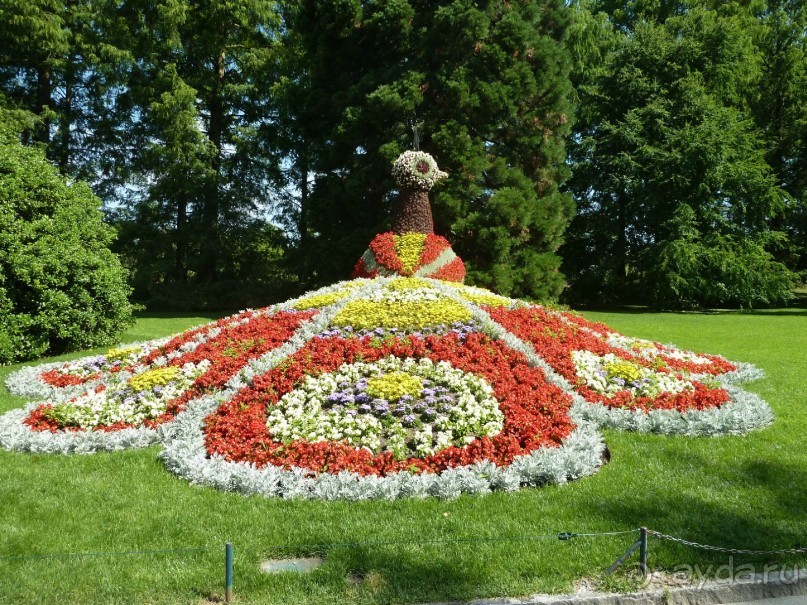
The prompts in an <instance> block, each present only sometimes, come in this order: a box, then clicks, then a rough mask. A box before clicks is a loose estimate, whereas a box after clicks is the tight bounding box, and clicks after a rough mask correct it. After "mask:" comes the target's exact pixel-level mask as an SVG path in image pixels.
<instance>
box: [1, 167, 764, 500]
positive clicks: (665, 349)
mask: <svg viewBox="0 0 807 605" xmlns="http://www.w3.org/2000/svg"><path fill="white" fill-rule="evenodd" d="M393 175H394V176H395V179H396V182H397V184H398V186H399V188H400V195H399V198H398V201H397V204H396V207H395V211H394V217H393V227H392V232H390V233H383V234H380V235H378V236H376V237H375V238H374V239H373V241H372V242H371V243H370V246H369V249H368V250H367V251H366V252H365V254H364V255H363V256H362V257H361V259H360V260H359V261H358V263H357V265H356V268H355V270H354V278H353V279H351V280H349V281H343V282H339V283H336V284H334V285H332V286H329V287H326V288H322V289H320V290H317V291H314V292H310V293H307V294H306V295H304V296H301V297H299V298H295V299H293V300H289V301H287V302H284V303H282V304H276V305H272V306H270V307H266V308H263V309H257V310H255V309H249V310H246V311H243V312H241V313H238V314H236V315H233V316H231V317H226V318H224V319H220V320H218V321H216V322H213V323H211V324H208V325H204V326H201V327H198V328H194V329H191V330H188V331H187V332H184V333H182V334H178V335H176V336H172V337H169V338H164V339H159V340H153V341H149V342H143V343H136V344H128V345H121V346H119V347H116V348H114V349H111V350H109V351H108V352H107V353H106V354H105V355H98V356H93V357H85V358H83V359H78V360H75V361H69V362H59V363H48V364H44V365H38V366H32V367H26V368H23V369H22V370H19V371H17V372H15V373H13V374H11V375H10V376H9V378H8V379H7V381H6V384H7V386H8V388H9V389H10V390H11V391H12V392H13V393H16V394H19V395H24V396H27V397H29V398H30V399H31V403H29V404H27V405H26V406H25V408H24V409H18V410H12V411H11V412H8V413H6V414H5V415H3V416H0V446H1V447H3V448H6V449H10V450H16V451H22V452H31V453H63V454H70V453H91V452H96V451H101V450H119V449H125V448H131V447H144V446H148V445H151V444H154V443H161V444H162V447H163V450H162V453H161V457H162V459H163V460H164V462H165V465H166V467H167V469H168V470H169V471H171V472H173V473H175V474H177V475H179V476H181V477H184V478H186V479H187V480H188V481H190V482H192V483H195V484H200V485H207V486H211V487H214V488H218V489H222V490H233V491H238V492H242V493H244V494H260V495H264V496H280V497H300V498H320V499H340V498H341V499H355V500H359V499H367V498H385V499H393V498H398V497H423V496H436V497H442V498H452V497H456V496H458V495H459V494H460V493H463V492H467V493H484V492H488V491H491V490H504V491H512V490H517V489H520V488H522V487H527V486H539V485H543V484H547V483H560V482H565V481H568V480H571V479H577V478H580V477H582V476H585V475H589V474H591V473H594V472H596V470H597V469H598V468H599V467H600V466H601V465H602V464H603V463H604V461H605V460H607V458H608V456H607V450H606V447H605V444H604V443H603V440H602V437H601V435H600V433H599V431H598V429H599V428H600V427H611V428H616V429H621V430H629V431H641V432H656V433H664V434H682V435H725V434H733V435H740V434H743V433H746V432H748V431H750V430H753V429H756V428H760V427H763V426H766V425H768V424H769V423H770V422H771V421H772V418H773V417H772V413H771V411H770V409H769V407H768V405H767V404H766V403H765V402H764V401H762V400H761V399H760V398H759V397H758V396H757V395H755V394H753V393H749V392H747V391H744V390H742V389H741V388H739V387H738V386H736V383H738V382H742V381H745V380H751V379H754V378H757V377H759V376H760V375H761V372H760V371H759V370H757V369H756V368H754V367H753V366H751V365H749V364H744V363H736V362H729V361H727V360H726V359H724V358H722V357H719V356H716V355H707V354H701V353H694V352H689V351H684V350H680V349H678V348H676V347H674V346H672V345H663V344H660V343H658V342H651V341H647V340H642V339H637V338H630V337H627V336H623V335H621V334H618V333H617V332H615V331H614V330H612V329H610V328H609V327H607V326H605V325H603V324H599V323H593V322H590V321H587V320H585V319H584V318H583V317H581V316H580V315H577V314H575V313H571V312H567V311H562V310H559V309H556V308H553V307H550V306H544V305H538V304H533V303H529V302H525V301H521V300H516V299H512V298H507V297H504V296H500V295H497V294H495V293H493V292H490V291H488V290H484V289H481V288H475V287H471V286H466V285H463V283H462V282H463V279H464V276H465V267H464V265H463V263H462V260H461V259H459V258H458V257H457V256H456V254H454V252H453V251H452V249H451V246H450V245H449V243H448V241H446V240H445V239H444V238H442V237H439V236H437V235H435V234H434V232H433V221H432V214H431V208H430V204H429V197H428V194H429V190H430V189H431V188H432V186H434V185H435V184H436V183H437V182H438V181H440V180H441V179H443V178H445V177H446V176H447V175H446V174H445V173H444V172H442V171H440V170H439V168H438V167H437V164H436V162H435V161H434V159H433V158H432V157H431V156H430V155H428V154H426V153H424V152H420V151H407V152H405V153H403V154H402V155H401V156H400V157H399V158H398V159H397V160H396V162H395V163H394V165H393Z"/></svg>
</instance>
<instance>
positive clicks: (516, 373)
mask: <svg viewBox="0 0 807 605" xmlns="http://www.w3.org/2000/svg"><path fill="white" fill-rule="evenodd" d="M388 356H393V357H399V358H401V357H402V358H404V359H407V358H412V359H418V360H420V359H428V360H431V361H432V362H433V363H439V362H441V361H442V362H447V364H450V366H451V367H453V368H456V369H457V370H459V371H461V372H465V373H469V374H472V375H475V376H476V377H477V378H479V379H482V380H484V381H486V382H488V383H489V384H490V386H491V387H492V389H493V396H494V397H495V398H496V400H497V401H498V402H499V406H498V407H499V410H501V413H502V414H503V415H504V427H503V430H502V431H501V432H498V433H496V434H495V435H493V436H492V437H491V436H489V435H480V436H475V437H474V439H473V440H471V442H470V443H468V444H466V445H464V446H462V447H459V446H455V445H451V446H448V447H445V448H444V449H441V450H439V451H437V452H435V453H433V454H429V455H425V456H417V457H414V456H410V457H407V458H404V459H401V457H400V455H399V456H396V453H397V454H400V451H399V450H396V449H395V448H392V450H386V449H385V450H384V451H382V452H379V453H374V452H373V451H371V449H368V448H362V447H360V448H356V447H353V446H350V445H347V444H346V443H345V442H344V441H317V440H316V438H315V440H314V441H311V440H301V439H300V440H294V441H291V442H290V443H284V442H283V441H280V440H278V439H275V438H274V435H273V434H272V433H271V432H270V430H269V428H268V426H267V416H268V415H269V414H270V412H271V410H273V409H274V406H276V405H277V404H278V402H279V401H280V400H281V398H282V397H284V396H285V395H287V394H289V393H293V392H295V391H296V390H297V389H299V388H300V387H303V390H305V389H304V385H305V384H306V382H305V381H306V378H307V377H309V376H311V375H319V374H321V373H329V372H335V371H336V370H337V369H338V368H340V367H341V366H343V365H350V364H354V363H356V361H357V360H358V359H361V360H363V362H365V363H367V362H374V361H378V360H379V359H383V358H385V357H388ZM464 388H469V387H468V385H466V386H465V387H464ZM329 394H331V393H324V392H323V395H324V396H326V397H327V395H329ZM571 403H572V401H571V399H570V398H569V397H568V396H567V395H565V394H564V393H563V392H562V391H561V390H560V389H558V388H557V387H554V386H553V385H551V384H549V383H547V382H546V380H545V379H544V376H543V373H542V372H541V371H540V370H538V369H536V368H531V367H530V366H529V364H528V363H527V362H526V360H525V359H524V358H523V357H522V356H520V355H519V354H517V353H515V352H513V351H510V350H509V349H507V347H505V346H503V344H502V343H499V342H497V341H495V340H493V339H491V338H490V337H488V336H486V335H484V334H478V333H477V334H471V335H469V336H468V337H467V338H466V339H465V340H464V341H463V340H460V339H459V338H458V337H456V336H455V335H445V336H427V337H426V338H424V339H420V338H416V337H406V338H393V339H389V340H387V341H386V342H384V343H381V344H380V346H374V345H373V344H372V343H371V342H370V339H369V338H367V337H364V338H353V339H339V338H318V339H314V340H312V341H311V342H310V343H308V344H307V345H306V346H305V347H303V348H302V349H301V350H300V351H298V352H297V353H295V354H294V355H293V356H291V357H290V358H289V359H288V361H286V362H284V363H283V364H281V365H280V366H279V367H278V368H275V369H274V370H272V371H270V372H268V373H266V374H264V375H261V376H257V377H255V378H254V379H253V384H252V386H251V387H250V388H248V389H245V390H244V391H242V392H241V393H240V394H239V395H238V397H236V398H234V399H233V400H232V401H230V402H228V403H226V404H224V405H222V406H221V407H220V408H219V409H218V410H217V412H216V413H215V414H213V415H212V416H211V417H210V418H208V420H207V424H206V429H205V435H206V444H207V447H208V451H209V453H211V454H218V455H221V456H223V457H224V458H225V459H227V460H231V461H239V462H250V463H253V464H256V465H258V466H266V465H269V464H272V465H275V466H280V467H283V468H291V467H293V466H298V467H301V468H306V469H309V470H312V471H317V472H321V471H323V470H324V469H328V472H339V471H342V470H350V471H354V472H357V473H359V474H361V475H370V474H372V475H386V474H389V473H391V472H397V471H401V470H413V471H426V470H428V471H431V472H435V471H441V470H444V469H446V468H451V467H453V466H459V465H465V464H472V463H474V462H477V461H482V460H489V461H493V462H495V463H498V464H500V465H502V464H507V463H509V462H510V461H512V459H513V458H514V457H515V456H517V455H524V454H527V453H529V452H531V451H533V450H535V449H538V448H541V447H551V446H556V445H559V444H560V442H561V441H562V439H563V438H564V437H565V436H567V435H568V434H570V433H571V431H572V429H573V428H574V425H573V423H572V422H571V420H570V419H569V417H568V413H567V412H568V409H569V407H570V406H571ZM455 413H459V410H457V411H456V412H455ZM482 432H484V431H482ZM468 436H470V433H468Z"/></svg>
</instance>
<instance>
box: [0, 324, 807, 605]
mask: <svg viewBox="0 0 807 605" xmlns="http://www.w3.org/2000/svg"><path fill="white" fill-rule="evenodd" d="M586 316H587V317H589V318H591V319H594V320H597V321H603V322H606V323H608V324H609V325H611V326H613V327H614V328H616V329H618V330H620V331H622V332H623V333H626V334H629V335H631V336H639V337H644V338H652V339H656V340H660V341H662V342H674V343H676V344H678V345H680V346H683V347H686V348H691V349H694V350H701V351H707V352H714V353H720V354H723V355H725V356H726V357H728V358H729V359H734V360H741V361H749V362H752V363H754V364H756V365H758V366H760V367H762V368H763V369H765V371H766V372H767V378H765V379H764V380H761V381H758V382H755V383H750V384H749V385H747V387H746V388H749V389H750V390H753V391H755V392H757V393H759V394H760V395H761V396H762V397H763V398H765V399H766V400H767V401H768V402H770V404H771V405H772V406H773V409H774V412H775V413H776V422H775V424H774V425H773V426H772V427H771V428H769V429H766V430H763V431H758V432H755V433H753V434H750V435H748V436H746V437H724V438H711V439H709V438H684V437H663V436H653V435H638V434H631V433H617V432H606V435H605V437H606V441H607V442H608V445H609V447H610V449H611V453H612V461H611V463H610V464H608V465H606V466H605V467H604V468H603V469H602V470H600V472H599V473H597V474H596V475H594V476H592V477H588V478H585V479H583V480H580V481H577V482H574V483H571V484H568V485H564V486H559V487H548V488H543V489H528V490H522V491H520V492H518V493H515V494H491V495H488V496H485V497H467V496H464V497H461V498H460V499H458V500H455V501H451V502H444V501H438V500H434V499H429V500H423V501H396V502H364V503H343V502H335V503H327V502H299V501H283V500H268V499H263V498H245V497H242V496H239V495H234V494H228V493H220V492H216V491H213V490H210V489H202V488H197V487H194V486H191V485H189V484H188V483H187V482H185V481H183V480H180V479H177V478H175V477H173V476H172V475H169V474H168V473H167V472H166V471H165V470H164V468H163V467H162V465H161V463H160V462H159V460H158V459H157V454H158V452H159V447H156V446H155V447H153V448H149V449H146V450H139V451H128V452H120V453H111V454H95V455H91V456H69V457H68V456H31V455H23V454H16V453H9V452H5V451H0V511H2V512H0V556H8V555H44V554H50V553H77V552H79V553H80V552H120V551H130V550H160V549H173V548H192V547H210V548H211V550H209V551H202V552H182V553H172V554H142V555H135V556H97V557H83V558H39V559H36V558H23V559H2V558H0V603H6V602H8V603H19V604H22V603H26V604H27V603H99V604H104V605H109V604H112V603H154V604H162V603H166V604H168V603H170V604H174V603H183V604H185V603H187V604H200V603H209V602H217V601H220V600H221V599H222V597H223V581H224V577H223V576H224V542H225V541H232V542H233V543H234V545H235V594H236V602H237V603H240V604H245V603H291V602H293V603H300V604H309V603H310V604H313V603H316V604H329V603H333V604H336V603H346V602H347V603H362V604H363V603H367V604H375V603H418V602H430V601H447V600H456V599H471V598H475V597H486V596H505V595H507V596H518V595H526V594H531V593H536V592H561V591H568V590H569V589H570V588H571V587H572V586H573V584H574V582H575V581H576V580H578V579H580V578H583V577H587V578H591V577H598V576H601V570H602V569H603V568H605V567H607V566H608V565H610V564H611V563H612V562H613V561H614V560H615V559H616V558H617V557H618V556H619V555H620V554H622V552H623V551H624V550H625V549H626V548H627V547H628V546H629V545H630V543H631V542H632V541H633V539H634V537H633V536H632V535H628V536H608V537H579V538H576V539H573V540H568V541H559V540H557V539H556V538H554V537H553V536H552V535H553V534H555V533H557V532H562V531H571V532H578V533H582V532H599V531H611V530H622V529H631V528H636V527H638V526H640V525H646V526H648V527H650V528H653V529H656V530H659V531H662V532H665V533H670V534H674V535H677V536H682V537H685V538H688V539H694V540H697V541H700V542H704V543H708V544H718V545H726V546H736V547H741V548H752V549H778V548H789V547H793V546H796V545H807V517H805V515H804V511H805V510H807V491H806V490H805V489H804V485H807V448H805V447H804V427H805V426H807V401H805V400H806V399H807V388H805V379H804V371H805V368H807V311H805V310H803V309H783V310H773V311H766V312H757V313H744V314H736V313H719V314H659V313H602V312H597V313H594V312H592V313H586ZM207 319H209V318H205V317H178V316H171V315H162V316H155V315H144V316H142V317H141V318H140V320H139V321H138V323H137V325H136V326H135V327H134V328H132V329H131V330H130V331H129V332H127V334H126V335H125V340H129V341H130V340H142V339H146V338H152V337H157V336H161V335H164V334H167V333H171V332H176V331H180V330H182V329H184V328H186V327H188V326H190V325H193V324H197V323H200V322H202V321H206V320H207ZM84 354H86V353H84ZM14 369H16V367H10V368H2V369H0V380H3V379H4V378H5V376H7V375H8V373H9V372H11V371H13V370H14ZM0 390H2V389H0ZM2 392H3V394H2V395H0V412H3V411H5V410H8V409H12V408H14V407H18V406H20V405H22V404H23V403H24V401H22V400H21V399H19V398H15V397H12V396H10V395H8V394H7V393H6V392H5V391H4V390H2ZM539 535H549V537H547V538H540V539H535V540H525V539H519V537H521V536H539ZM474 540H476V541H474ZM439 541H442V542H439ZM329 543H331V544H332V543H340V544H344V543H364V544H358V545H356V544H354V545H351V546H330V547H329V546H319V547H316V546H300V545H304V544H329ZM312 554H318V555H323V556H324V557H325V561H326V562H325V565H324V566H323V567H322V568H320V569H319V570H316V571H315V572H313V573H310V574H307V575H296V574H280V575H274V576H268V575H265V574H262V573H260V572H259V571H258V565H259V563H260V562H261V561H262V560H264V559H269V558H277V557H283V556H287V555H292V556H304V555H312ZM766 562H775V563H782V564H787V565H790V566H792V565H795V564H804V562H805V561H804V558H803V557H802V558H795V557H789V558H788V557H779V558H776V557H747V556H742V557H740V556H736V557H735V558H734V565H735V567H736V566H738V565H740V564H743V563H751V564H754V565H756V566H758V567H759V569H760V570H761V568H762V566H763V564H765V563H766ZM725 563H727V558H726V556H725V555H721V554H719V553H709V552H705V551H697V550H693V549H687V548H684V547H678V546H676V545H674V544H671V543H667V542H657V541H651V544H650V565H651V566H652V567H653V568H660V569H672V568H674V567H676V566H678V565H682V564H690V565H694V564H698V565H700V566H701V569H706V568H707V566H708V565H713V566H714V567H717V566H719V565H721V564H725ZM608 585H609V586H627V584H623V583H620V580H619V579H618V578H617V579H616V580H609V582H608Z"/></svg>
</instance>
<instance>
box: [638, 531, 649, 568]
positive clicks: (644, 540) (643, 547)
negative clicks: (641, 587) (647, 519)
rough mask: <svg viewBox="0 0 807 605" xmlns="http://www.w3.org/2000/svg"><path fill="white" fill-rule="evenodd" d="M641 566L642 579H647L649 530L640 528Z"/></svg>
mask: <svg viewBox="0 0 807 605" xmlns="http://www.w3.org/2000/svg"><path fill="white" fill-rule="evenodd" d="M639 566H640V568H641V570H642V577H643V578H646V577H647V528H646V527H640V528H639Z"/></svg>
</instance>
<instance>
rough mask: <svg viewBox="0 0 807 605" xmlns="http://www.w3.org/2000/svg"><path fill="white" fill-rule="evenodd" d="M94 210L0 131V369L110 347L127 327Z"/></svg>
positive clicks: (109, 232)
mask: <svg viewBox="0 0 807 605" xmlns="http://www.w3.org/2000/svg"><path fill="white" fill-rule="evenodd" d="M0 117H2V116H0ZM100 205H101V202H100V200H99V199H98V198H97V197H95V195H93V193H92V191H91V190H90V188H89V187H88V186H87V185H86V184H84V183H75V182H67V181H66V180H65V179H64V178H63V177H61V176H60V175H59V173H58V171H57V170H56V168H55V167H54V166H53V165H51V164H50V163H49V162H48V161H47V160H46V159H45V156H44V155H43V153H42V152H41V151H39V150H37V149H33V148H28V147H24V146H22V145H20V143H19V142H18V141H17V137H16V135H15V134H13V132H9V129H7V128H6V129H3V128H0V364H3V363H12V362H15V361H22V360H27V359H32V358H35V357H40V356H42V355H45V354H59V353H64V352H66V351H73V350H77V349H84V348H88V347H93V346H98V345H103V344H109V343H111V342H112V341H114V339H115V337H116V336H117V335H118V334H119V333H120V332H121V331H122V330H124V329H125V328H127V327H128V326H130V325H131V324H132V323H133V321H134V320H133V317H132V312H133V310H134V309H133V306H132V305H131V304H130V303H129V301H128V298H127V296H128V294H129V288H128V286H127V284H126V272H125V271H124V269H123V268H122V267H121V264H120V262H119V261H118V259H117V257H116V256H115V255H114V254H112V252H110V250H109V244H110V242H111V241H112V239H113V237H114V231H113V229H112V228H110V227H109V226H107V225H105V224H104V223H103V222H102V215H101V212H100Z"/></svg>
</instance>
